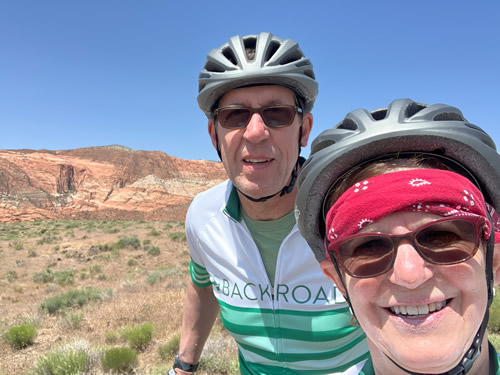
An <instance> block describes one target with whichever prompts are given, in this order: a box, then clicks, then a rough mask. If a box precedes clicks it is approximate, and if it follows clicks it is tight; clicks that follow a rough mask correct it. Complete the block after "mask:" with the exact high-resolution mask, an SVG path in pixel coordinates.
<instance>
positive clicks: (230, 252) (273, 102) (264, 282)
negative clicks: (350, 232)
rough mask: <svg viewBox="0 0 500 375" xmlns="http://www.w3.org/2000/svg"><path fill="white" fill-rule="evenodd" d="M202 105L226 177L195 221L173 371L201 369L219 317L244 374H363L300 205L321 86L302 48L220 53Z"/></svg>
mask: <svg viewBox="0 0 500 375" xmlns="http://www.w3.org/2000/svg"><path fill="white" fill-rule="evenodd" d="M199 84H200V87H199V95H198V103H199V105H200V108H201V109H202V110H203V111H204V112H205V114H206V115H207V117H208V132H209V134H210V138H211V140H212V144H213V145H214V147H215V148H216V150H217V152H218V154H219V156H220V158H221V160H222V162H223V164H224V167H225V169H226V171H227V174H228V176H229V180H228V181H226V182H224V183H222V184H219V185H217V186H215V187H214V188H212V189H210V190H208V191H206V192H204V193H201V194H199V195H198V196H197V197H196V198H195V199H194V200H193V203H192V204H191V206H190V208H189V211H188V215H187V218H186V233H187V238H188V243H189V248H190V252H191V259H192V261H191V280H190V282H189V284H188V287H187V291H186V301H185V304H184V316H183V324H182V331H181V340H180V348H179V355H178V357H177V358H176V360H175V362H174V368H173V369H172V370H171V371H170V373H171V374H175V373H177V374H189V373H192V372H194V371H195V370H196V368H197V363H198V360H199V358H200V355H201V352H202V349H203V345H204V343H205V341H206V339H207V337H208V335H209V333H210V329H211V327H212V325H213V323H214V320H215V318H216V315H217V313H218V312H219V310H220V314H221V320H222V322H223V324H224V326H225V327H226V329H227V330H228V331H229V332H230V333H231V334H232V336H233V337H234V339H235V340H236V342H237V344H238V348H239V360H240V371H241V373H242V374H278V373H279V374H302V373H304V374H306V373H314V374H331V373H344V374H357V373H358V370H359V368H361V367H362V363H363V362H364V360H365V359H366V358H367V350H368V349H367V345H366V342H365V336H364V333H363V332H362V331H361V330H360V329H359V328H358V327H353V326H352V324H351V314H350V312H349V310H348V307H347V305H346V304H345V301H344V299H343V297H342V296H341V294H340V293H338V291H337V290H336V289H335V288H334V287H333V286H332V285H331V282H330V281H329V280H328V279H327V278H326V277H325V276H323V275H322V273H321V272H320V269H319V266H318V264H317V262H316V260H315V259H314V256H313V253H312V252H311V251H310V250H309V249H308V247H307V244H306V242H305V241H304V239H303V238H302V237H301V236H300V234H299V232H298V230H297V226H296V225H295V216H294V212H293V208H294V201H295V196H296V193H297V188H296V186H295V181H296V178H297V173H298V171H299V169H300V164H301V162H302V160H303V159H301V158H299V154H300V148H301V147H303V146H306V145H307V141H308V138H309V134H310V132H311V128H312V125H313V117H312V114H311V113H310V111H311V109H312V107H313V104H314V100H315V98H316V96H317V92H318V85H317V82H316V81H315V76H314V72H313V67H312V64H311V62H310V61H309V59H307V58H306V57H305V56H304V54H303V53H302V50H301V49H300V48H299V46H298V44H297V43H296V42H295V41H293V40H289V39H288V40H283V39H280V38H277V37H275V36H273V35H272V34H270V33H261V34H259V35H249V36H246V37H241V36H235V37H233V38H231V39H230V40H229V41H228V42H227V43H226V44H224V45H223V46H221V47H220V48H219V49H216V50H212V51H211V52H210V53H209V54H208V56H207V61H206V63H205V66H204V69H203V71H202V72H201V74H200V77H199Z"/></svg>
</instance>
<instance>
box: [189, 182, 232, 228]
mask: <svg viewBox="0 0 500 375" xmlns="http://www.w3.org/2000/svg"><path fill="white" fill-rule="evenodd" d="M231 189H232V184H231V181H229V180H226V181H223V182H221V183H219V184H217V185H215V186H213V187H211V188H210V189H208V190H205V191H203V192H201V193H199V194H197V195H196V196H195V197H194V199H193V201H192V202H191V204H190V205H189V209H188V212H187V216H186V223H187V222H188V221H193V220H195V221H197V222H199V221H200V220H202V221H206V220H207V219H209V218H210V217H212V216H214V215H215V214H218V213H219V212H220V211H221V210H222V209H223V208H224V206H225V203H226V202H227V198H228V196H229V194H230V192H231Z"/></svg>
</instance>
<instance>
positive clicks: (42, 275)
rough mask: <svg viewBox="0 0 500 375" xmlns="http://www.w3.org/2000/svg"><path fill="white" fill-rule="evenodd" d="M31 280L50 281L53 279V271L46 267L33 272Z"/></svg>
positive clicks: (38, 281) (36, 281)
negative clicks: (43, 269)
mask: <svg viewBox="0 0 500 375" xmlns="http://www.w3.org/2000/svg"><path fill="white" fill-rule="evenodd" d="M33 281H34V282H35V283H44V284H46V283H50V282H52V281H54V273H53V272H52V271H51V270H49V269H46V270H45V271H40V272H35V273H34V274H33Z"/></svg>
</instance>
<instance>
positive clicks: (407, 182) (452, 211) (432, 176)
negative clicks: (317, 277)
mask: <svg viewBox="0 0 500 375" xmlns="http://www.w3.org/2000/svg"><path fill="white" fill-rule="evenodd" d="M486 206H488V210H489V211H490V215H491V217H492V218H493V222H494V223H495V242H500V219H499V217H498V215H497V213H496V212H495V210H494V209H493V207H491V206H489V205H486V204H485V202H484V198H483V195H482V194H481V192H480V191H479V189H478V188H477V187H476V186H475V185H474V184H473V183H472V182H471V181H470V180H468V179H467V178H465V177H463V176H461V175H459V174H457V173H453V172H449V171H445V170H440V169H412V170H407V171H400V172H392V173H386V174H382V175H378V176H375V177H373V178H369V179H367V180H365V181H361V182H358V183H356V184H355V185H354V186H351V187H350V188H349V189H348V190H347V191H346V192H345V193H344V194H342V195H341V196H340V198H339V199H338V200H337V202H335V204H334V205H333V206H332V208H330V210H329V211H328V214H327V216H326V229H327V239H328V240H329V241H330V242H331V241H334V240H338V239H340V238H343V237H345V236H349V235H351V234H355V233H357V232H358V231H359V230H361V229H362V228H363V227H364V226H366V225H368V224H371V223H373V222H375V221H377V220H379V219H381V218H383V217H384V216H387V215H389V214H391V213H394V212H399V211H419V212H429V213H432V214H437V215H440V216H482V217H484V218H487V214H486ZM490 232H491V226H490V223H489V222H488V220H486V226H485V230H484V239H485V240H486V239H488V237H489V235H490ZM327 256H328V252H327Z"/></svg>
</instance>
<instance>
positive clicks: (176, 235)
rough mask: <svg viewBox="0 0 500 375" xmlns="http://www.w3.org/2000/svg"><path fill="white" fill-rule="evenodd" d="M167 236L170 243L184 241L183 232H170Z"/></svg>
mask: <svg viewBox="0 0 500 375" xmlns="http://www.w3.org/2000/svg"><path fill="white" fill-rule="evenodd" d="M168 236H169V237H170V239H171V240H172V241H177V242H181V241H186V233H184V232H172V233H169V234H168Z"/></svg>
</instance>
